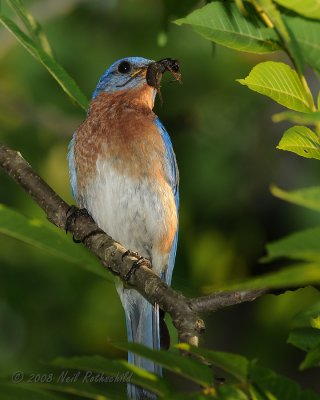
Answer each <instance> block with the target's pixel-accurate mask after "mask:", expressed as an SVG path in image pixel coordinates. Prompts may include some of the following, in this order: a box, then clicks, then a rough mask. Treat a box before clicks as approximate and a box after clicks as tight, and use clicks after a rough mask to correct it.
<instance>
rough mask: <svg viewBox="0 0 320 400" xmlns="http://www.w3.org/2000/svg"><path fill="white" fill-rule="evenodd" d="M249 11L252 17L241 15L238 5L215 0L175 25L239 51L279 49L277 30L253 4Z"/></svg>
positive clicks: (271, 50)
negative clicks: (192, 30)
mask: <svg viewBox="0 0 320 400" xmlns="http://www.w3.org/2000/svg"><path fill="white" fill-rule="evenodd" d="M246 10H247V12H248V13H249V17H248V18H245V17H244V16H243V15H242V14H241V12H240V11H239V9H238V8H237V6H236V5H235V4H233V3H230V2H223V3H222V2H218V1H215V2H212V3H209V4H207V5H206V6H204V7H202V8H200V9H198V10H195V11H193V12H192V13H191V14H189V15H187V16H186V17H185V18H182V19H178V20H176V21H175V23H176V24H177V25H182V24H188V25H191V26H192V27H193V28H194V30H195V31H196V32H197V33H199V34H200V35H201V36H203V37H205V38H206V39H208V40H211V41H213V42H215V43H218V44H221V45H223V46H226V47H230V48H232V49H235V50H240V51H247V52H251V53H269V52H273V51H275V50H279V45H278V44H277V40H278V36H277V34H276V33H275V31H274V30H273V29H271V28H266V27H265V25H264V24H263V22H262V21H261V20H260V18H259V17H258V16H257V14H256V13H255V11H254V9H253V7H252V6H251V5H250V4H246Z"/></svg>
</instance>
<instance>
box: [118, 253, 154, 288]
mask: <svg viewBox="0 0 320 400" xmlns="http://www.w3.org/2000/svg"><path fill="white" fill-rule="evenodd" d="M124 257H135V258H136V259H137V261H135V262H134V263H133V264H132V265H131V268H130V269H129V271H128V272H127V273H126V274H125V276H124V280H125V282H128V280H129V279H130V278H131V276H132V274H133V273H134V272H135V271H136V270H137V269H138V268H139V267H141V266H142V265H144V266H146V267H148V268H151V264H150V261H149V260H148V259H147V258H144V257H141V256H139V254H138V253H137V252H135V251H131V250H127V251H126V252H125V253H123V254H122V257H121V258H122V260H123V259H124Z"/></svg>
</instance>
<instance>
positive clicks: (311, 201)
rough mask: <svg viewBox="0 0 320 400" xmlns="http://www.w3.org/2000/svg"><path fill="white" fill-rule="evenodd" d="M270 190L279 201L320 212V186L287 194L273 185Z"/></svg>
mask: <svg viewBox="0 0 320 400" xmlns="http://www.w3.org/2000/svg"><path fill="white" fill-rule="evenodd" d="M270 190H271V193H272V194H273V195H274V196H275V197H278V198H279V199H282V200H285V201H288V202H289V203H293V204H298V205H300V206H303V207H306V208H310V209H311V210H315V211H320V186H315V187H309V188H304V189H299V190H292V191H290V192H287V191H286V190H283V189H280V188H279V187H277V186H275V185H272V186H271V187H270Z"/></svg>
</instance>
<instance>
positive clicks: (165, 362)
mask: <svg viewBox="0 0 320 400" xmlns="http://www.w3.org/2000/svg"><path fill="white" fill-rule="evenodd" d="M113 345H114V346H115V347H118V348H119V349H122V350H126V351H131V352H133V353H136V354H139V355H141V356H143V357H145V358H148V359H150V360H152V361H155V362H156V363H158V364H160V365H162V366H164V367H165V368H166V369H168V370H169V371H172V372H175V373H176V374H178V375H181V376H184V377H186V378H188V379H190V380H192V381H194V382H196V383H198V384H199V385H202V386H211V385H212V381H213V376H212V371H211V370H210V369H209V368H208V367H207V366H205V365H203V364H202V363H200V362H199V361H196V360H192V359H190V358H187V357H183V356H182V355H181V354H178V353H174V352H172V351H164V350H160V351H157V350H152V349H149V348H148V347H146V346H143V345H141V344H138V343H113Z"/></svg>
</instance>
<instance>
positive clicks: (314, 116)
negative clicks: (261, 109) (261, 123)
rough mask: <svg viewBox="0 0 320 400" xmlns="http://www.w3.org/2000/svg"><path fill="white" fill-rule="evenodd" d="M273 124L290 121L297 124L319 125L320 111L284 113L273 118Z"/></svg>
mask: <svg viewBox="0 0 320 400" xmlns="http://www.w3.org/2000/svg"><path fill="white" fill-rule="evenodd" d="M272 121H273V122H282V121H289V122H293V123H295V124H304V125H317V124H319V123H320V111H315V112H312V113H301V112H296V111H284V112H281V113H278V114H274V115H273V116H272Z"/></svg>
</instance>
